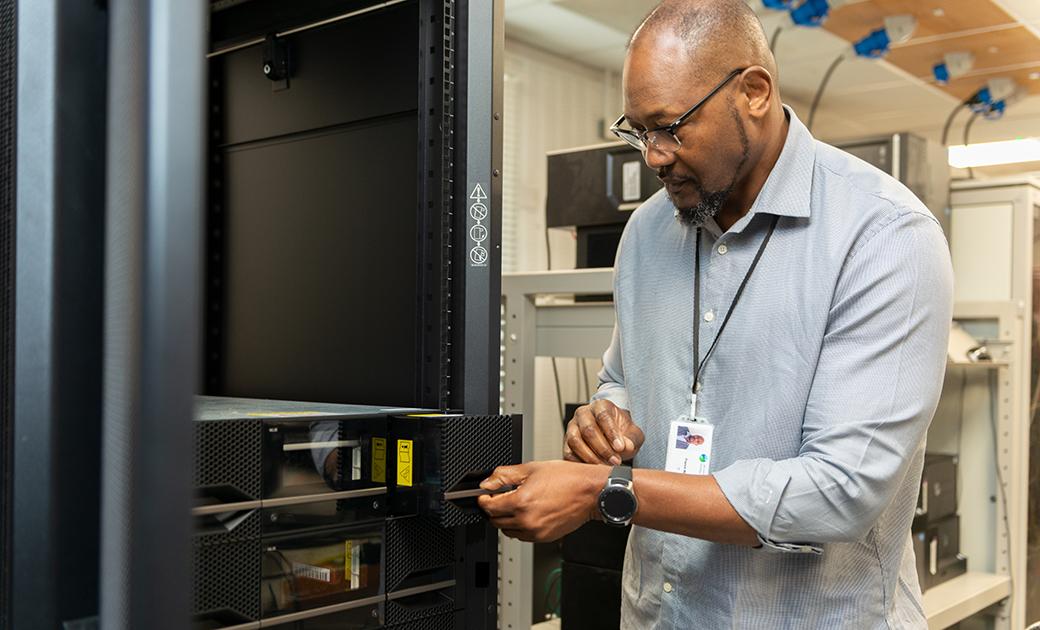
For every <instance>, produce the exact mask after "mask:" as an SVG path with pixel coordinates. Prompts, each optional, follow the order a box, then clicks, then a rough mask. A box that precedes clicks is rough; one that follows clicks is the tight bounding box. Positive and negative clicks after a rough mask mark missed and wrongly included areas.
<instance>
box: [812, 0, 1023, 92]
mask: <svg viewBox="0 0 1040 630" xmlns="http://www.w3.org/2000/svg"><path fill="white" fill-rule="evenodd" d="M940 9H941V11H940ZM901 13H908V14H911V15H913V16H915V17H916V18H917V21H918V26H917V30H916V31H915V32H914V35H913V37H912V38H911V39H910V41H908V42H906V43H905V44H897V45H895V46H893V48H892V50H891V51H889V53H888V55H886V56H885V60H886V61H887V62H888V63H890V64H892V65H893V66H895V67H897V68H899V69H900V70H903V71H904V72H906V73H907V74H909V75H911V76H913V77H917V78H919V79H921V80H923V81H925V82H929V83H934V82H933V81H932V79H931V75H932V66H934V65H935V64H936V63H937V62H939V60H941V59H942V56H943V55H944V54H945V53H948V52H958V51H966V52H970V53H972V54H973V55H975V66H974V68H973V69H972V71H971V72H970V73H969V76H966V77H962V78H960V79H954V80H952V81H951V82H950V84H949V85H947V86H937V87H939V89H941V90H943V91H945V92H946V93H948V94H950V95H951V96H954V97H956V98H958V99H963V98H966V97H968V96H970V95H971V94H973V93H974V92H975V91H976V90H977V89H979V87H981V86H982V85H984V84H985V83H986V81H987V80H989V79H990V78H995V77H999V76H1006V77H1010V78H1013V79H1015V80H1016V81H1017V82H1018V83H1019V84H1020V85H1021V86H1022V87H1023V88H1024V89H1025V90H1026V92H1027V93H1029V94H1040V80H1033V79H1030V74H1032V73H1035V72H1036V71H1037V70H1038V69H1040V37H1038V36H1037V34H1036V32H1035V31H1033V30H1031V29H1029V28H1028V27H1026V26H1025V25H1023V24H1021V23H1018V22H1016V20H1015V19H1014V18H1013V17H1012V16H1010V15H1009V14H1008V13H1007V12H1006V11H1005V10H1004V9H1003V8H1001V7H1000V6H998V5H997V4H996V3H994V2H992V1H991V0H864V1H862V2H856V3H853V4H848V5H845V6H843V7H840V8H838V9H836V10H835V11H834V12H833V13H832V14H831V16H830V17H829V18H828V19H827V21H826V22H825V23H824V28H825V29H826V30H827V31H829V32H831V33H834V34H835V35H838V36H839V37H841V38H843V39H845V40H846V41H848V42H854V41H856V40H858V39H859V38H861V37H863V36H864V35H866V34H867V33H869V32H870V31H871V30H873V29H875V28H877V27H878V26H880V25H881V24H882V23H883V22H884V17H885V16H886V15H897V14H901ZM1034 64H1035V65H1034Z"/></svg>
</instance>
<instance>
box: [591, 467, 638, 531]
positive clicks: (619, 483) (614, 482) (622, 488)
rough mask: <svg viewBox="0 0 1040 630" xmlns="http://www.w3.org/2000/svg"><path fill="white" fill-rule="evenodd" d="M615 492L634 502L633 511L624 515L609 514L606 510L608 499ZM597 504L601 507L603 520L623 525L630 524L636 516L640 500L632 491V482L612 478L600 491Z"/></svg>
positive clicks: (600, 511)
mask: <svg viewBox="0 0 1040 630" xmlns="http://www.w3.org/2000/svg"><path fill="white" fill-rule="evenodd" d="M613 493H620V494H623V495H625V496H626V497H628V498H629V500H630V501H631V504H632V509H631V511H629V512H628V513H627V514H625V515H622V516H615V515H612V514H609V513H608V512H607V510H606V501H607V497H608V496H609V495H610V494H613ZM597 505H598V507H599V513H600V515H602V516H603V522H605V523H607V524H608V525H618V526H622V527H623V526H625V525H628V524H629V523H630V522H631V521H632V518H633V517H634V516H635V514H636V510H637V509H638V508H639V500H638V499H636V495H635V493H634V492H632V488H631V486H630V483H629V482H628V481H627V480H624V479H615V478H611V479H608V480H607V485H606V486H605V487H604V488H603V490H601V491H600V493H599V498H598V500H597Z"/></svg>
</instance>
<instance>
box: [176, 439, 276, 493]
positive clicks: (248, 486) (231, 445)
mask: <svg viewBox="0 0 1040 630" xmlns="http://www.w3.org/2000/svg"><path fill="white" fill-rule="evenodd" d="M262 440H263V433H262V425H261V422H260V421H259V420H255V421H254V420H233V421H221V422H196V423H195V465H194V472H195V475H194V480H193V481H194V485H195V487H196V488H225V487H226V488H231V489H233V490H235V491H236V492H237V493H240V494H241V497H240V498H239V497H235V498H232V499H231V500H247V499H259V498H260V493H261V492H262V486H263V471H262V461H261V456H262V450H263V449H262V448H261V446H262Z"/></svg>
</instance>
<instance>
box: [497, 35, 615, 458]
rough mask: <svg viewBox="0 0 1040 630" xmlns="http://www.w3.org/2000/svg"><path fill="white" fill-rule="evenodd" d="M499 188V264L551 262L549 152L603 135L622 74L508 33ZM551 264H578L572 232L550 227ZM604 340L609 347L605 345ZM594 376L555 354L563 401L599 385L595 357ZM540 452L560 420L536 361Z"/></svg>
mask: <svg viewBox="0 0 1040 630" xmlns="http://www.w3.org/2000/svg"><path fill="white" fill-rule="evenodd" d="M505 53H506V54H505V95H504V96H505V104H504V114H505V120H504V140H503V160H502V161H503V170H502V175H503V194H502V253H503V257H502V270H503V271H504V272H509V271H535V270H544V269H546V249H545V195H546V161H545V154H546V152H548V151H552V150H556V149H565V148H569V147H577V146H583V145H589V144H598V143H601V142H604V141H605V140H606V139H607V138H605V137H604V136H603V135H602V134H603V131H604V130H605V128H606V125H609V123H610V122H613V120H614V118H616V117H617V116H618V113H619V112H620V109H621V81H620V77H619V76H618V75H617V74H616V73H613V72H606V71H604V70H600V69H597V68H592V67H589V66H585V65H582V64H579V63H575V62H573V61H570V60H568V59H566V58H564V57H560V56H558V55H554V54H552V53H549V52H546V51H544V50H540V49H538V48H534V47H532V46H529V45H527V44H523V43H520V42H518V41H516V40H514V39H511V38H509V37H508V34H507V37H506V46H505ZM550 243H551V247H552V267H553V269H571V268H573V267H574V256H575V241H574V236H573V234H571V233H570V232H568V231H565V230H551V234H550ZM605 349H606V348H604V350H605ZM587 364H588V368H587V371H588V373H589V376H590V378H589V380H590V384H589V385H588V386H582V385H581V376H580V374H581V366H580V363H579V362H578V361H577V360H575V359H558V360H557V368H558V371H559V374H560V386H561V390H562V394H563V399H564V401H565V402H578V401H579V400H584V399H585V398H586V397H587V396H588V390H589V389H591V390H592V391H595V386H596V385H595V374H596V373H597V372H598V371H599V368H600V362H599V360H598V358H597V359H594V360H589V361H587ZM535 384H536V385H535V386H536V392H537V396H536V404H535V409H534V414H533V415H534V417H533V419H532V418H531V417H530V415H531V411H530V410H524V411H525V413H526V414H528V416H529V418H528V421H529V422H530V421H533V422H535V435H536V438H535V448H534V452H535V457H536V458H537V459H554V458H558V457H560V448H561V444H562V442H561V437H562V428H561V424H560V419H559V417H560V412H559V408H558V406H557V402H556V392H555V384H554V379H553V369H552V364H551V362H550V361H549V359H544V358H543V359H538V360H537V361H536V366H535Z"/></svg>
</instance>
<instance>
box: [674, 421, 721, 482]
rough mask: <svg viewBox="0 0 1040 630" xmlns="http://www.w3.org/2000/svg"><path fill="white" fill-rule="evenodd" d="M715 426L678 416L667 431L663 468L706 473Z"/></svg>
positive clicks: (681, 471)
mask: <svg viewBox="0 0 1040 630" xmlns="http://www.w3.org/2000/svg"><path fill="white" fill-rule="evenodd" d="M714 433H715V426H714V425H712V424H709V423H707V422H703V421H700V420H695V419H692V418H690V417H689V416H680V417H679V419H678V420H674V421H672V426H671V429H670V430H669V431H668V457H667V459H666V460H665V470H667V471H668V472H677V473H683V474H684V475H707V474H708V471H709V470H710V469H711V444H712V438H713V437H714Z"/></svg>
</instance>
